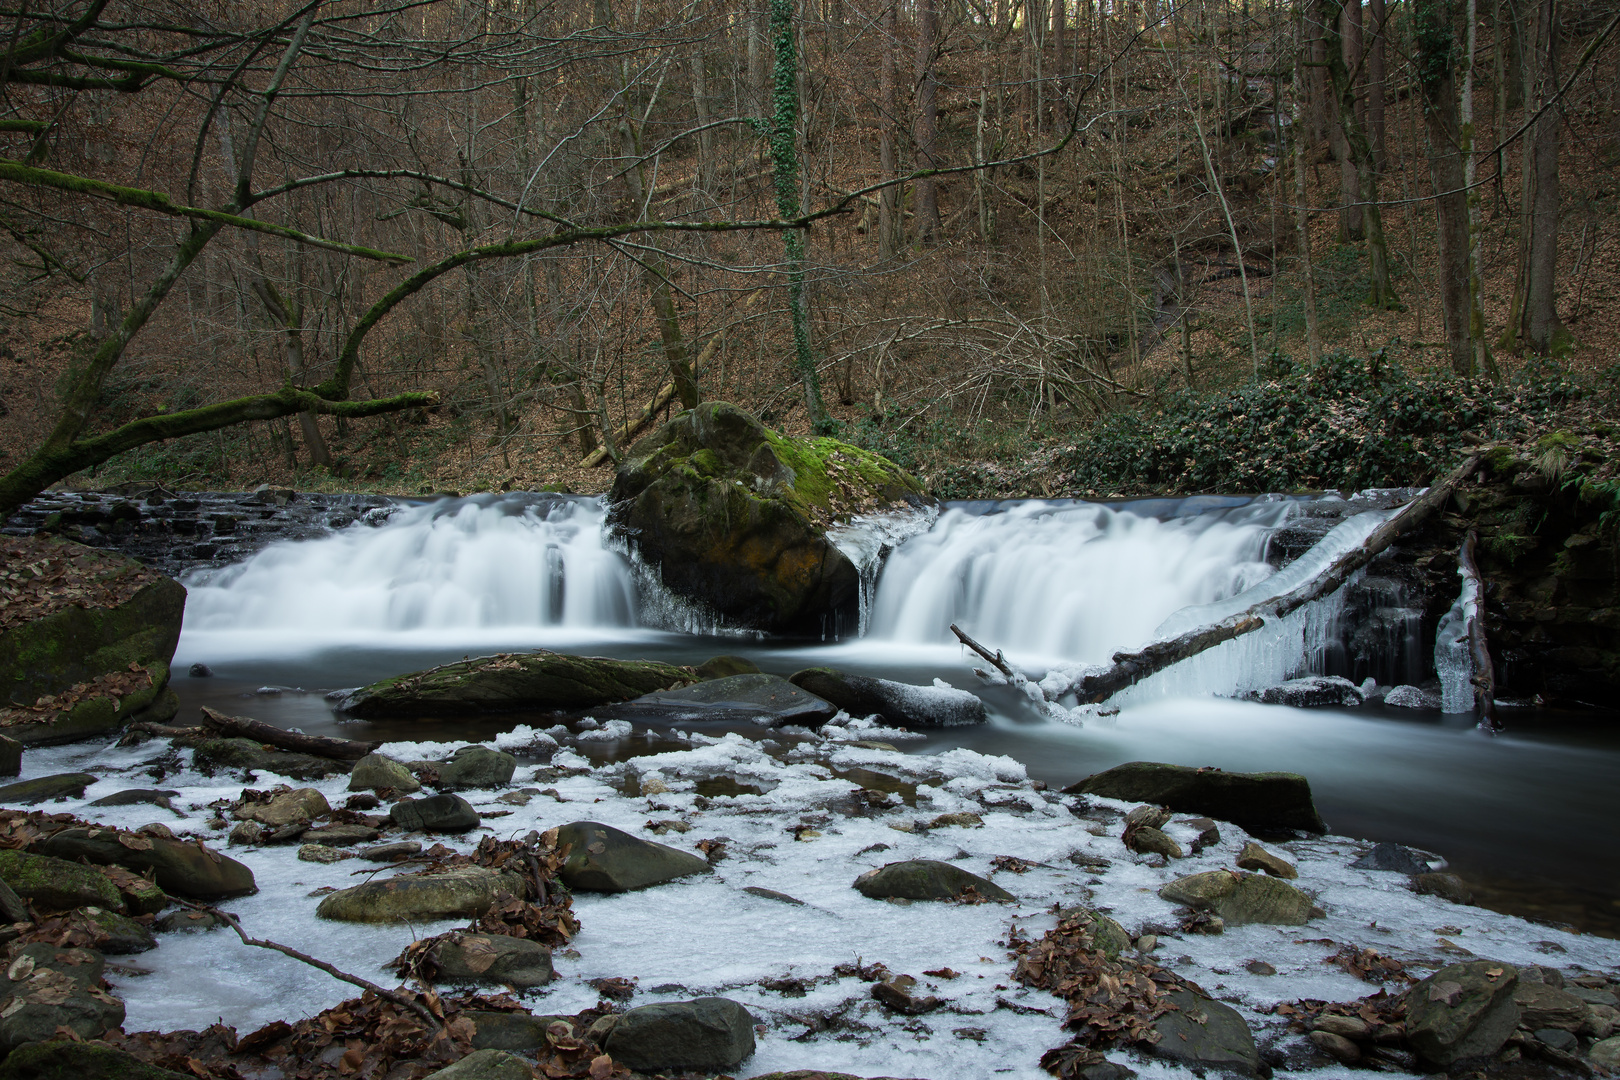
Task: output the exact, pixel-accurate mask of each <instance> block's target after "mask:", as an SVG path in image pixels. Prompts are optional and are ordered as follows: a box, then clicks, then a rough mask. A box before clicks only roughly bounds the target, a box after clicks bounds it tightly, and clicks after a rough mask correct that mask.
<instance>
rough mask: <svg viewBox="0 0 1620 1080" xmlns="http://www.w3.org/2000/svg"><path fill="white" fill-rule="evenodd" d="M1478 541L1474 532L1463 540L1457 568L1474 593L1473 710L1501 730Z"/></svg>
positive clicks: (1493, 728) (1470, 638) (1471, 622)
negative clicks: (1475, 556) (1478, 556)
mask: <svg viewBox="0 0 1620 1080" xmlns="http://www.w3.org/2000/svg"><path fill="white" fill-rule="evenodd" d="M1478 542H1479V538H1478V537H1477V536H1476V535H1475V533H1474V530H1473V529H1469V530H1468V535H1467V536H1465V537H1464V538H1463V545H1462V551H1460V552H1459V553H1458V555H1457V564H1458V568H1459V569H1461V570H1462V574H1463V578H1464V580H1466V581H1467V582H1468V583H1469V584H1470V585H1471V586H1472V587H1473V591H1474V598H1475V599H1474V611H1473V614H1471V615H1470V616H1469V618H1468V651H1469V653H1470V654H1471V655H1472V657H1473V661H1474V679H1473V682H1474V708H1475V710H1476V711H1477V712H1478V713H1479V726H1480V727H1481V728H1483V729H1485V730H1486V731H1500V730H1502V725H1501V724H1500V723H1499V722H1498V721H1497V719H1496V665H1495V664H1493V663H1491V650H1490V645H1489V643H1488V642H1487V641H1486V640H1485V579H1484V578H1482V577H1480V576H1479V563H1478V562H1476V561H1475V559H1474V547H1475V545H1476V544H1477V543H1478Z"/></svg>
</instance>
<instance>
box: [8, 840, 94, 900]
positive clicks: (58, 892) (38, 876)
mask: <svg viewBox="0 0 1620 1080" xmlns="http://www.w3.org/2000/svg"><path fill="white" fill-rule="evenodd" d="M0 880H3V881H5V883H6V884H7V885H9V886H11V888H12V891H14V892H15V893H16V894H17V895H18V896H20V897H22V898H23V899H25V900H31V901H33V903H35V904H36V905H38V906H39V907H40V908H41V909H43V910H47V911H67V910H69V909H71V908H76V907H84V906H85V905H95V906H98V907H102V908H107V909H110V910H112V911H123V910H124V898H123V897H122V896H120V895H119V892H118V887H117V886H116V885H114V884H113V883H112V882H111V881H108V880H107V878H106V877H105V876H103V875H102V874H101V873H100V872H99V871H97V870H96V869H95V868H94V867H91V866H83V865H80V864H79V863H74V862H68V861H67V860H66V859H56V858H52V857H50V856H48V855H32V854H29V853H28V852H26V851H0Z"/></svg>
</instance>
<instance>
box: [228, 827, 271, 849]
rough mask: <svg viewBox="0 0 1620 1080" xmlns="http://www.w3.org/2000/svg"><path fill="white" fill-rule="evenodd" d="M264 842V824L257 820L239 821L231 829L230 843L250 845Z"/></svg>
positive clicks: (233, 844)
mask: <svg viewBox="0 0 1620 1080" xmlns="http://www.w3.org/2000/svg"><path fill="white" fill-rule="evenodd" d="M262 843H264V826H263V825H260V824H259V823H258V822H257V821H239V822H237V824H236V827H235V828H234V829H232V830H231V835H230V844H231V845H232V846H233V847H235V846H238V845H248V846H252V845H254V844H262Z"/></svg>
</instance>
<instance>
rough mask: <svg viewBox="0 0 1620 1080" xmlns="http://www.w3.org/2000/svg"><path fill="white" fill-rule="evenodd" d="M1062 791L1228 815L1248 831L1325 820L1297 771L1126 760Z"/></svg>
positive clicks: (1310, 825) (1315, 825)
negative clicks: (1234, 770) (1227, 769)
mask: <svg viewBox="0 0 1620 1080" xmlns="http://www.w3.org/2000/svg"><path fill="white" fill-rule="evenodd" d="M1063 793H1064V794H1065V795H1097V796H1100V797H1102V798H1105V799H1122V800H1124V801H1126V802H1150V803H1154V804H1156V805H1159V806H1166V807H1169V808H1170V809H1171V810H1173V811H1175V812H1176V813H1178V814H1203V815H1206V816H1208V817H1212V818H1216V819H1218V820H1220V821H1230V822H1232V824H1234V825H1238V826H1241V827H1242V828H1244V829H1246V830H1248V831H1249V832H1267V831H1272V830H1278V829H1299V830H1302V831H1304V832H1315V833H1321V832H1327V825H1326V824H1325V823H1324V822H1323V821H1322V818H1321V815H1319V814H1318V813H1317V812H1316V804H1315V803H1314V802H1312V801H1311V785H1310V781H1308V780H1306V779H1305V778H1304V777H1303V776H1300V775H1299V774H1297V773H1282V772H1268V773H1229V772H1222V771H1221V770H1219V769H1195V768H1193V767H1191V766H1189V765H1166V764H1162V763H1160V762H1154V761H1130V762H1126V763H1125V764H1124V765H1116V766H1115V767H1114V768H1112V769H1108V770H1106V771H1105V772H1100V773H1095V774H1094V775H1092V776H1088V777H1086V778H1085V779H1084V780H1081V781H1080V782H1079V783H1076V784H1073V785H1071V786H1069V787H1066V788H1064V789H1063Z"/></svg>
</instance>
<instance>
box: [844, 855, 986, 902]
mask: <svg viewBox="0 0 1620 1080" xmlns="http://www.w3.org/2000/svg"><path fill="white" fill-rule="evenodd" d="M855 889H856V891H857V892H859V893H860V894H861V895H862V896H868V897H871V898H872V899H874V900H961V899H962V898H964V897H965V896H968V895H970V890H971V895H975V896H977V897H979V898H981V899H984V900H1012V899H1014V897H1013V895H1012V893H1010V892H1008V891H1007V890H1006V889H1003V888H1002V887H1001V886H1000V885H997V884H996V883H995V882H993V881H991V880H989V879H988V878H982V877H980V876H979V875H977V874H974V873H971V872H969V871H967V870H963V869H962V868H961V867H960V866H953V865H951V864H950V863H948V862H941V861H940V860H938V859H911V860H908V861H906V862H897V863H889V864H888V865H887V866H882V867H879V868H878V869H876V870H868V871H867V872H866V873H864V874H862V875H861V876H860V877H858V878H856V879H855Z"/></svg>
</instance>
